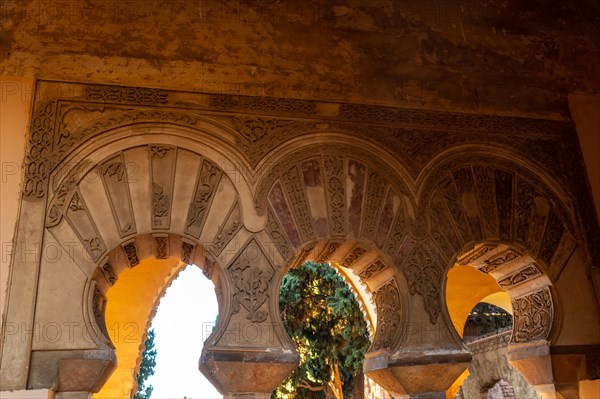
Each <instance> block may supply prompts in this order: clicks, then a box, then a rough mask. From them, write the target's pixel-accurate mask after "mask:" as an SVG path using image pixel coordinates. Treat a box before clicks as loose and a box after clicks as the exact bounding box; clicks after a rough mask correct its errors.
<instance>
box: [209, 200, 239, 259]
mask: <svg viewBox="0 0 600 399" xmlns="http://www.w3.org/2000/svg"><path fill="white" fill-rule="evenodd" d="M241 228H242V221H241V213H240V205H239V202H237V201H236V202H235V203H234V204H233V206H232V208H231V209H230V210H229V213H228V214H227V217H226V219H225V221H224V222H223V224H222V225H221V226H220V227H219V231H218V232H217V236H216V237H215V240H214V241H213V243H212V245H210V250H211V251H212V253H213V254H215V255H219V254H221V252H222V251H223V249H224V248H225V247H226V246H227V244H229V242H230V241H231V240H232V239H233V237H234V236H235V235H236V234H237V233H238V231H240V229H241Z"/></svg>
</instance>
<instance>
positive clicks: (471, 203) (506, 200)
mask: <svg viewBox="0 0 600 399" xmlns="http://www.w3.org/2000/svg"><path fill="white" fill-rule="evenodd" d="M465 150H466V149H465ZM469 151H470V152H468V153H466V154H465V152H464V151H463V152H462V153H456V152H454V153H453V154H450V155H449V156H448V157H446V158H445V159H444V160H443V161H441V162H440V163H438V164H437V165H436V166H435V168H431V169H430V171H429V173H428V175H427V176H426V177H423V178H422V179H420V188H419V215H420V220H421V221H422V223H425V222H427V225H426V226H424V228H423V229H424V230H425V231H428V233H429V234H430V235H431V236H432V238H433V239H434V241H436V244H437V245H438V247H439V248H440V250H441V251H442V253H443V254H444V256H445V257H446V259H447V260H448V262H449V264H452V262H453V260H454V259H455V256H456V255H457V254H459V253H460V252H461V250H462V248H464V247H465V246H471V247H472V246H473V245H474V244H476V243H479V242H484V241H486V242H487V241H491V242H502V243H506V244H509V245H516V246H518V247H520V248H524V249H525V250H526V251H527V252H528V253H530V254H531V255H532V257H534V258H535V259H536V260H537V261H538V262H539V263H540V264H541V265H542V266H543V267H544V268H545V269H546V272H547V273H549V274H550V275H551V278H552V279H555V278H556V277H557V276H558V275H559V274H560V271H561V270H562V268H563V267H564V265H565V263H566V261H567V260H568V257H569V255H570V254H571V253H572V252H573V250H574V249H575V247H576V246H577V245H580V244H582V243H583V240H584V239H583V237H582V233H581V229H580V227H579V223H578V222H577V216H576V215H575V213H574V210H573V208H572V203H571V201H570V200H569V199H567V198H568V196H567V194H566V192H565V191H564V190H562V189H561V190H555V187H558V184H557V183H556V182H555V181H554V180H553V179H552V178H550V177H549V176H547V174H546V173H543V171H541V170H540V169H539V168H537V167H534V166H531V165H528V164H527V163H526V162H524V161H519V162H518V163H517V162H516V160H515V159H514V158H515V157H514V156H511V157H508V156H507V157H502V156H498V155H496V154H494V155H492V154H490V153H489V149H488V150H487V151H486V152H483V151H481V149H480V148H471V149H470V150H469ZM524 165H525V166H524Z"/></svg>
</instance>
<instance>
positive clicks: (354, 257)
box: [340, 247, 367, 268]
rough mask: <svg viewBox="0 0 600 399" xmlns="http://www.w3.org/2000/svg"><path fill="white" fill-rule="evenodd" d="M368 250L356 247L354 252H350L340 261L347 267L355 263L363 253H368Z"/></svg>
mask: <svg viewBox="0 0 600 399" xmlns="http://www.w3.org/2000/svg"><path fill="white" fill-rule="evenodd" d="M366 252H367V250H366V249H364V248H361V247H356V248H354V249H353V250H352V252H350V253H349V254H348V255H347V256H346V257H345V258H344V259H343V260H342V262H341V263H340V265H342V266H344V267H345V268H349V267H351V266H352V263H354V261H356V260H357V259H358V258H360V257H361V255H363V254H364V253H366Z"/></svg>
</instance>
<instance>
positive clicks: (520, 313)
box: [512, 287, 554, 343]
mask: <svg viewBox="0 0 600 399" xmlns="http://www.w3.org/2000/svg"><path fill="white" fill-rule="evenodd" d="M512 307H513V318H514V327H513V336H512V342H515V343H519V342H529V341H537V340H540V339H546V338H547V337H548V335H549V334H550V329H551V328H552V320H553V317H554V305H553V302H552V294H551V293H550V288H548V287H546V288H543V289H541V290H539V291H536V292H533V293H531V294H528V295H526V296H523V297H520V298H517V299H515V300H513V301H512Z"/></svg>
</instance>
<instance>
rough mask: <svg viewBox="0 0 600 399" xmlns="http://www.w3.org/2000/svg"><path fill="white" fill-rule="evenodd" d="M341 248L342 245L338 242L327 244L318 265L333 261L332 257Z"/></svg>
mask: <svg viewBox="0 0 600 399" xmlns="http://www.w3.org/2000/svg"><path fill="white" fill-rule="evenodd" d="M339 247H340V243H338V242H330V243H328V244H327V246H326V247H325V249H324V250H323V252H321V254H320V255H319V257H318V258H317V263H323V262H326V261H328V260H329V259H331V255H333V254H334V253H335V251H337V250H338V248H339Z"/></svg>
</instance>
